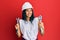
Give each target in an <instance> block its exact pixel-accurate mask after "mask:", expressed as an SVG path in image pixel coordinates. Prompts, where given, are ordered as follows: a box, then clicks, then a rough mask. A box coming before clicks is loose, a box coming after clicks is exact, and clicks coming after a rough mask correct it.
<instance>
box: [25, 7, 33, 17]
mask: <svg viewBox="0 0 60 40" xmlns="http://www.w3.org/2000/svg"><path fill="white" fill-rule="evenodd" d="M26 16H27V17H31V16H32V9H31V8H29V9H26Z"/></svg>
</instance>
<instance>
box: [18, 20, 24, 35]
mask: <svg viewBox="0 0 60 40" xmlns="http://www.w3.org/2000/svg"><path fill="white" fill-rule="evenodd" d="M19 23H20V30H21V33H22V34H23V29H24V28H23V26H22V24H23V20H22V19H20V20H19Z"/></svg>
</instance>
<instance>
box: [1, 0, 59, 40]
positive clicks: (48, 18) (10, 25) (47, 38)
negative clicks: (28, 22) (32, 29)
mask: <svg viewBox="0 0 60 40" xmlns="http://www.w3.org/2000/svg"><path fill="white" fill-rule="evenodd" d="M25 1H29V2H31V4H32V5H33V7H34V15H35V17H36V16H39V15H40V14H41V15H42V16H43V22H44V25H45V34H44V36H41V35H40V33H39V34H38V39H39V40H59V39H60V3H59V2H60V1H59V0H0V40H18V38H17V35H16V32H15V28H14V25H15V24H16V17H20V18H22V16H21V15H22V14H21V6H22V4H23V3H24V2H25ZM19 40H21V39H19Z"/></svg>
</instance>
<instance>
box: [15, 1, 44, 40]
mask: <svg viewBox="0 0 60 40" xmlns="http://www.w3.org/2000/svg"><path fill="white" fill-rule="evenodd" d="M15 28H16V30H17V35H18V37H20V36H21V34H22V40H37V35H38V30H40V33H41V35H43V34H44V25H43V22H42V21H41V22H40V21H39V19H38V17H36V18H35V17H34V13H33V7H32V5H31V4H30V3H29V2H25V3H24V4H23V6H22V19H20V20H19V23H17V24H16V25H15ZM41 29H42V30H41Z"/></svg>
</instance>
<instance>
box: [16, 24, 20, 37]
mask: <svg viewBox="0 0 60 40" xmlns="http://www.w3.org/2000/svg"><path fill="white" fill-rule="evenodd" d="M15 29H16V34H17V35H18V37H20V36H21V32H20V27H19V24H16V25H15Z"/></svg>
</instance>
